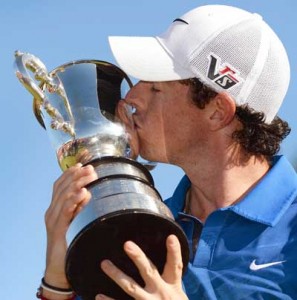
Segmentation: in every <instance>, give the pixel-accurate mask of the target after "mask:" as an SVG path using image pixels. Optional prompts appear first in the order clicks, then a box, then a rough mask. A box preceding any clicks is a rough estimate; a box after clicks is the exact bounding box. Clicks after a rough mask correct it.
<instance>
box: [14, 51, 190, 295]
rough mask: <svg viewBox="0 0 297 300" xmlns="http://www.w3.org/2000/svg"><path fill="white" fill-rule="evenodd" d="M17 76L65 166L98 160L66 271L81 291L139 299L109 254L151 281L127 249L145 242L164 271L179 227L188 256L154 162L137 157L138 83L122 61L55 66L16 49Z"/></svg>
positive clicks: (72, 234)
mask: <svg viewBox="0 0 297 300" xmlns="http://www.w3.org/2000/svg"><path fill="white" fill-rule="evenodd" d="M15 67H16V76H17V77H18V79H19V80H20V82H21V83H22V84H23V85H24V87H25V88H26V89H27V90H28V91H29V92H30V93H31V94H32V95H33V96H34V100H33V110H34V114H35V116H36V118H37V120H38V122H39V123H40V124H41V126H43V127H44V128H45V129H46V131H47V133H48V136H49V139H50V141H51V144H52V146H53V148H54V149H55V151H56V155H57V160H58V163H59V165H60V167H61V169H62V170H63V171H65V170H67V169H68V168H70V167H71V166H73V165H75V164H76V163H79V162H80V163H82V164H83V165H86V164H92V165H93V167H94V169H95V171H96V173H97V175H98V179H97V180H95V181H94V182H92V183H91V184H89V185H88V186H87V188H88V190H89V191H90V192H91V195H92V197H91V200H90V202H89V203H88V204H87V206H86V207H85V208H84V209H83V210H82V211H81V212H80V213H79V214H78V215H77V216H76V217H75V218H74V220H73V221H72V223H71V225H70V228H69V230H68V232H67V242H68V244H69V246H68V251H67V256H66V261H65V273H66V276H67V279H68V281H69V283H70V285H71V287H72V288H73V290H74V291H75V293H76V294H77V295H79V296H80V297H81V298H82V299H84V300H94V299H95V296H96V295H97V294H98V293H103V294H106V295H108V296H110V297H112V298H115V299H132V298H131V297H130V296H128V295H127V294H126V293H125V292H124V291H123V290H122V289H121V288H120V287H118V286H117V285H116V284H115V283H114V282H113V281H112V280H111V279H110V278H109V277H107V276H106V275H105V274H104V273H103V271H102V270H101V268H100V262H101V261H102V260H104V259H110V260H111V261H112V262H113V263H114V264H115V265H116V266H118V267H119V268H120V269H121V270H122V271H124V272H125V273H126V274H127V275H129V276H131V277H132V278H133V279H134V280H135V281H136V282H138V283H139V284H140V285H142V286H143V285H144V282H143V280H142V278H141V276H140V274H139V272H138V270H137V268H136V267H135V265H134V264H133V263H132V261H131V260H130V259H129V258H128V256H127V255H126V254H125V252H124V250H123V244H124V243H125V242H126V241H128V240H131V241H133V242H135V243H136V244H138V246H140V248H141V249H142V250H143V251H144V252H145V253H146V255H147V256H148V257H149V258H150V260H151V261H152V262H153V263H154V264H155V265H156V267H157V269H158V270H159V272H160V273H162V271H163V268H164V265H165V262H166V252H167V251H166V238H167V237H168V235H170V234H174V235H176V236H177V238H178V239H179V242H180V244H181V249H182V258H183V265H184V271H185V269H186V266H187V263H188V260H189V249H188V242H187V239H186V236H185V234H184V232H183V231H182V229H181V228H180V227H179V225H178V224H177V223H175V221H174V217H173V216H172V214H171V212H170V210H169V209H168V207H167V206H166V205H165V204H164V203H163V201H162V198H161V196H160V194H159V193H158V191H157V190H156V189H155V187H154V182H153V178H152V176H151V174H150V172H149V166H150V164H143V163H140V162H139V161H138V160H137V157H138V152H137V147H136V146H134V145H136V144H137V143H136V142H135V141H134V140H133V139H134V138H135V137H133V135H132V134H131V132H129V130H128V126H127V120H128V122H130V121H131V118H132V114H133V107H130V106H129V105H126V104H125V103H124V102H123V101H122V100H121V99H123V98H124V95H125V93H126V92H127V91H128V90H129V88H131V87H132V83H131V80H130V79H129V78H128V76H127V75H126V74H125V73H124V72H123V71H122V70H121V69H119V68H118V67H117V66H115V65H113V64H111V63H108V62H105V61H99V60H77V61H72V62H69V63H66V64H64V65H61V66H59V67H57V68H55V69H54V70H53V71H51V72H48V71H47V69H46V67H45V65H44V64H43V63H42V62H41V61H40V60H39V58H37V57H35V56H33V55H32V54H28V53H21V52H19V51H17V52H16V53H15Z"/></svg>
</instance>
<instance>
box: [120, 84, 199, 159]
mask: <svg viewBox="0 0 297 300" xmlns="http://www.w3.org/2000/svg"><path fill="white" fill-rule="evenodd" d="M125 102H126V103H128V104H130V105H132V106H134V107H135V109H136V112H135V113H134V114H133V121H134V128H133V130H134V131H135V132H136V133H137V136H138V139H139V151H140V154H141V156H142V157H143V158H145V159H147V160H151V161H158V162H169V163H177V164H178V160H179V157H180V156H181V155H183V154H185V153H186V150H187V148H188V147H191V146H193V145H192V143H194V142H195V144H196V141H195V139H194V138H193V137H194V136H193V135H196V133H194V132H193V129H195V131H196V130H197V129H198V126H199V123H200V122H199V119H198V120H197V118H199V115H200V114H201V113H202V110H199V109H198V108H197V107H196V106H195V105H194V104H193V102H192V100H191V92H190V87H189V86H187V85H184V84H181V83H180V82H178V81H171V82H144V81H140V82H139V83H138V84H136V85H135V86H134V87H133V88H132V89H131V90H130V91H129V93H128V95H127V97H126V99H125ZM198 130H199V129H198Z"/></svg>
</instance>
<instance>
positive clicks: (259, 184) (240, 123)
mask: <svg viewBox="0 0 297 300" xmlns="http://www.w3.org/2000/svg"><path fill="white" fill-rule="evenodd" d="M110 44H111V48H112V51H113V53H114V55H115V57H116V59H117V61H118V63H119V65H120V67H121V68H122V69H123V70H124V71H126V72H127V73H128V74H129V75H132V76H134V77H136V78H138V79H139V80H140V81H139V83H138V84H136V85H135V86H134V87H133V88H132V89H131V91H130V92H129V94H128V95H127V97H126V99H125V100H124V101H126V103H128V104H130V105H132V106H133V107H134V108H135V110H136V112H135V114H134V115H133V121H134V126H133V128H132V129H133V131H134V133H135V132H136V133H137V136H138V142H139V143H138V147H139V150H140V154H141V155H142V156H143V157H144V158H146V159H148V160H152V161H159V162H165V163H170V164H174V165H177V166H180V167H181V168H182V169H183V170H184V171H185V174H186V175H185V177H184V178H183V179H182V180H181V182H180V184H179V185H178V187H177V189H176V191H175V192H174V194H173V196H172V198H170V199H168V200H167V202H166V203H167V204H168V206H169V208H170V209H171V210H172V212H173V214H174V216H175V218H176V221H177V222H178V223H179V224H180V225H181V226H182V228H183V229H184V231H185V233H186V235H187V238H188V241H189V245H190V249H191V259H190V263H189V265H188V269H187V271H186V273H185V274H184V276H183V277H182V274H181V268H182V260H181V254H180V248H179V244H178V241H177V239H176V238H175V237H174V236H169V237H168V239H167V251H168V252H167V262H166V265H165V268H164V272H163V273H162V274H159V273H158V272H157V270H156V268H155V267H154V266H153V265H152V264H151V263H150V261H149V259H148V258H147V257H146V256H145V254H144V253H143V252H142V251H141V249H139V248H138V247H137V245H135V244H134V243H132V242H131V241H127V243H126V244H125V245H124V249H125V251H126V253H127V255H128V256H129V257H130V258H131V259H132V260H133V261H134V263H135V264H136V266H137V267H138V269H139V271H140V274H141V275H142V277H143V279H144V282H145V287H143V288H142V287H140V286H138V285H137V284H136V283H135V282H133V280H132V279H131V278H129V277H127V276H126V275H125V274H124V273H123V272H122V271H121V270H119V269H117V268H116V266H114V265H113V264H112V262H109V261H103V262H102V264H101V267H102V269H103V271H104V272H105V273H106V274H108V276H110V277H111V278H112V279H113V280H114V281H115V282H116V283H117V284H118V285H120V286H121V287H122V288H123V289H124V290H125V291H126V292H127V293H128V294H129V295H131V296H132V297H133V298H135V299H177V300H180V299H187V298H188V299H228V300H230V299H236V300H238V299H297V278H296V275H295V274H296V269H297V255H296V251H295V249H296V246H297V238H296V236H297V235H296V233H297V232H296V230H297V218H296V213H297V207H296V196H297V177H296V174H295V172H294V170H293V168H292V167H291V166H290V164H289V162H288V161H287V160H286V159H285V158H284V157H283V156H275V154H276V153H277V152H278V150H279V147H280V143H281V141H282V140H283V138H285V137H286V135H287V134H288V133H289V127H288V124H287V123H286V122H284V121H282V120H281V119H280V118H278V117H277V116H276V114H277V111H278V109H279V107H280V105H281V103H282V101H283V98H284V97H285V94H286V91H287V88H288V84H289V77H290V70H289V63H288V58H287V55H286V52H285V50H284V48H283V45H282V43H281V42H280V40H279V39H278V37H277V36H276V35H275V33H274V32H273V31H272V30H271V29H270V27H269V26H268V25H267V24H266V23H265V22H264V21H263V20H262V18H261V17H260V16H259V15H257V14H251V13H249V12H246V11H243V10H240V9H237V8H234V7H228V6H220V5H209V6H202V7H198V8H196V9H194V10H192V11H190V12H188V13H186V14H185V15H184V16H182V17H181V18H178V19H175V20H174V21H173V23H172V24H171V26H170V27H169V29H168V30H167V32H165V34H163V35H161V36H158V37H151V38H150V37H111V38H110ZM94 179H96V174H95V172H94V171H93V169H92V167H88V166H87V167H82V166H81V165H77V166H75V167H73V168H71V169H69V170H68V171H66V172H65V173H64V174H63V175H62V176H61V178H60V179H58V180H57V182H56V183H55V186H54V192H53V200H52V204H51V206H50V208H49V210H48V211H47V214H46V225H47V233H48V249H47V250H48V251H47V267H46V272H45V281H46V282H47V283H48V284H50V285H53V286H56V287H60V288H67V287H68V283H67V281H66V278H65V274H64V258H65V252H66V248H67V245H66V242H65V234H66V231H67V228H68V226H69V223H70V222H71V220H72V218H73V217H74V216H75V214H77V213H78V212H79V211H80V210H81V208H82V207H83V206H84V205H86V204H87V203H88V201H89V199H90V195H89V193H88V191H87V190H86V189H85V188H84V186H85V185H86V184H88V183H89V182H91V181H93V180H94ZM98 267H99V266H98ZM43 296H44V297H47V296H48V298H50V299H66V298H65V297H66V296H65V295H64V296H63V295H61V294H55V293H52V292H51V291H49V290H44V291H43ZM67 297H68V296H67ZM68 298H70V296H69V297H68ZM96 299H97V300H98V299H111V298H109V297H108V296H107V295H98V296H97V297H96Z"/></svg>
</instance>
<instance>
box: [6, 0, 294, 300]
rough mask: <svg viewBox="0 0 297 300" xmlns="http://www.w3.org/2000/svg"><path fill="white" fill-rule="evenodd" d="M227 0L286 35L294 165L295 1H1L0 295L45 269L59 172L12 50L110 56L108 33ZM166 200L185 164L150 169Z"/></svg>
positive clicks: (52, 62)
mask: <svg viewBox="0 0 297 300" xmlns="http://www.w3.org/2000/svg"><path fill="white" fill-rule="evenodd" d="M205 4H228V5H233V6H238V7H241V8H243V9H246V10H249V11H251V12H257V13H259V14H261V15H262V16H263V18H264V20H266V22H267V23H268V24H270V25H271V27H272V28H273V29H274V30H275V32H276V33H277V34H278V35H279V37H280V38H281V40H282V41H283V43H284V45H285V47H286V49H287V52H288V56H289V60H290V64H291V83H290V87H289V91H288V93H287V96H286V99H285V102H284V103H283V105H282V107H281V109H280V112H279V115H280V116H281V117H282V118H283V119H285V120H286V121H288V122H289V124H290V125H291V128H292V132H291V134H290V135H289V136H288V137H287V138H286V140H285V141H284V143H283V146H282V148H281V153H282V154H285V155H286V156H287V157H288V158H289V160H290V161H291V162H292V163H293V164H294V165H295V166H296V165H297V163H296V162H297V153H296V145H297V139H296V137H297V114H296V108H297V106H296V104H295V101H296V91H297V73H296V71H297V55H296V48H297V40H296V28H297V19H296V11H297V2H296V0H260V1H259V0H249V1H247V0H237V1H235V0H233V1H231V0H230V1H219V0H217V1H196V0H195V1H194V0H161V1H160V0H159V1H155V0H150V1H143V0H137V1H136V0H126V1H120V0H108V1H99V0H84V1H78V0H51V1H49V0H30V1H24V0H14V1H9V0H2V1H1V4H0V25H1V26H0V37H1V41H0V91H1V92H0V102H1V119H0V124H1V126H0V137H1V148H0V159H1V160H2V161H1V165H2V166H3V168H2V170H1V172H0V187H1V196H0V201H1V202H0V203H1V209H0V230H1V232H0V299H2V300H8V299H24V300H27V299H28V300H29V299H34V297H35V293H36V289H37V287H38V286H39V283H40V279H41V278H42V276H43V272H44V268H45V249H46V231H45V226H44V213H45V211H46V209H47V207H48V206H49V204H50V201H51V194H52V185H53V183H54V181H55V180H56V179H57V178H58V177H59V176H60V175H61V170H60V168H59V166H58V163H57V161H56V156H55V153H54V150H53V148H52V146H51V144H50V142H49V139H48V136H47V133H46V131H45V130H44V129H43V128H41V126H40V125H39V124H38V123H37V121H36V119H35V117H34V114H33V111H32V97H31V95H30V94H29V93H28V92H27V91H26V90H25V88H24V87H23V86H22V85H21V84H20V83H19V81H18V80H17V78H16V76H15V73H14V68H13V63H14V52H15V50H20V51H22V52H28V53H31V54H33V55H35V56H37V57H39V58H40V59H41V60H42V61H43V62H44V64H45V65H46V66H47V68H48V70H53V69H54V68H56V67H58V66H60V65H62V64H64V63H66V62H69V61H72V60H78V59H99V60H106V61H109V62H112V63H115V60H114V58H113V56H112V53H111V51H110V48H109V45H108V39H107V38H108V36H109V35H136V36H137V35H140V36H153V35H157V34H159V33H162V32H163V31H165V30H166V28H167V27H168V25H169V24H170V23H171V22H172V21H173V20H174V19H176V18H178V17H180V16H181V15H183V14H184V13H185V12H187V11H188V10H190V9H192V8H195V7H197V6H200V5H205ZM152 175H153V177H154V180H155V186H156V188H157V189H158V191H159V192H160V194H161V195H162V197H163V199H165V198H167V197H169V196H170V195H171V194H172V192H173V190H174V188H175V186H176V184H177V183H178V181H179V179H180V178H181V177H182V175H183V172H182V170H180V169H178V168H177V167H174V166H168V165H163V164H159V165H158V166H157V167H156V168H155V170H153V171H152Z"/></svg>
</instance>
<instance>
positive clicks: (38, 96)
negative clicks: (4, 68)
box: [15, 51, 75, 137]
mask: <svg viewBox="0 0 297 300" xmlns="http://www.w3.org/2000/svg"><path fill="white" fill-rule="evenodd" d="M15 67H16V76H17V78H18V79H19V81H20V82H21V83H22V84H23V86H24V87H25V88H26V89H27V90H28V91H29V92H30V93H31V94H32V95H33V97H34V101H36V102H37V104H36V105H35V109H36V110H37V115H39V116H40V114H41V112H40V107H41V106H42V107H43V108H44V110H45V111H46V112H47V114H48V115H49V116H50V117H51V119H52V122H51V128H52V129H56V130H62V131H64V132H66V133H68V134H70V135H71V136H72V137H74V136H75V131H74V127H73V125H72V124H74V118H73V115H72V112H71V108H70V105H69V101H68V99H67V96H66V93H65V91H64V88H63V86H62V85H60V84H56V83H55V80H54V79H53V78H52V77H51V76H50V75H49V74H48V71H47V69H46V67H45V65H44V64H43V63H42V61H41V60H40V59H39V58H37V57H35V56H34V55H32V54H29V53H22V52H21V51H16V52H15ZM27 70H29V71H31V72H32V73H33V74H34V77H35V79H36V80H37V81H39V82H40V83H41V84H40V86H43V85H46V86H47V89H48V91H49V92H50V93H57V94H58V95H59V96H60V97H61V98H62V99H63V102H64V105H65V107H66V110H67V112H68V115H69V117H70V122H66V121H65V120H64V119H63V117H62V115H61V114H60V112H59V111H58V110H57V109H56V108H54V107H53V106H52V105H51V104H50V102H49V101H48V99H47V97H46V96H45V94H44V92H43V91H42V90H41V88H40V86H38V85H37V84H36V82H35V81H34V80H33V79H32V77H31V75H30V74H29V73H28V71H27ZM37 119H38V120H39V121H40V119H39V118H38V117H37ZM42 125H43V122H42Z"/></svg>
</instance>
